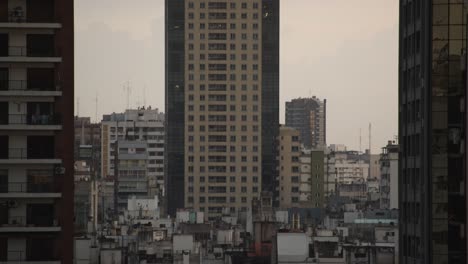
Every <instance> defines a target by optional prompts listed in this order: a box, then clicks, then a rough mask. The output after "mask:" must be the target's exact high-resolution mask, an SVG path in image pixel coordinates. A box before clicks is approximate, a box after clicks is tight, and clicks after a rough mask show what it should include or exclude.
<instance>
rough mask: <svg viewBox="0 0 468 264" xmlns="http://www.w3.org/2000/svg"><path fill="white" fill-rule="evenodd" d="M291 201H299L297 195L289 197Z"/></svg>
mask: <svg viewBox="0 0 468 264" xmlns="http://www.w3.org/2000/svg"><path fill="white" fill-rule="evenodd" d="M291 202H293V203H297V202H299V197H291Z"/></svg>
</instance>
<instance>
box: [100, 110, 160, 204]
mask: <svg viewBox="0 0 468 264" xmlns="http://www.w3.org/2000/svg"><path fill="white" fill-rule="evenodd" d="M117 140H119V141H121V140H125V141H127V142H130V141H135V142H145V143H146V152H147V155H146V157H145V159H146V163H145V166H146V175H147V178H148V188H149V190H148V195H150V196H151V197H153V196H154V195H164V114H163V113H160V112H159V111H158V109H151V108H147V109H144V108H141V109H140V108H139V109H136V110H135V109H131V110H127V111H125V113H112V114H110V115H104V116H103V120H102V143H101V151H102V157H101V164H102V166H101V170H102V172H101V174H102V177H103V178H104V179H107V178H112V177H114V163H115V162H114V158H115V151H116V150H115V144H116V141H117Z"/></svg>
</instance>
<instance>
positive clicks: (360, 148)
mask: <svg viewBox="0 0 468 264" xmlns="http://www.w3.org/2000/svg"><path fill="white" fill-rule="evenodd" d="M361 133H362V128H359V154H361V153H362V137H361Z"/></svg>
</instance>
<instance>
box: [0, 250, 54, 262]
mask: <svg viewBox="0 0 468 264" xmlns="http://www.w3.org/2000/svg"><path fill="white" fill-rule="evenodd" d="M2 257H3V258H1V257H0V264H59V263H61V262H60V260H56V258H54V257H50V258H47V260H43V258H41V260H38V258H34V257H32V256H28V255H27V254H26V252H25V251H20V250H17V251H16V250H12V251H7V254H6V256H2Z"/></svg>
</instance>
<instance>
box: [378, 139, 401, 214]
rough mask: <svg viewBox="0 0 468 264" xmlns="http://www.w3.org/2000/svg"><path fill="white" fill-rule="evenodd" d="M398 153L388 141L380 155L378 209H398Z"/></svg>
mask: <svg viewBox="0 0 468 264" xmlns="http://www.w3.org/2000/svg"><path fill="white" fill-rule="evenodd" d="M398 151H399V146H398V145H397V144H395V143H394V142H392V141H389V142H388V144H387V146H386V147H384V148H383V149H382V154H381V155H380V174H381V178H380V208H382V209H398Z"/></svg>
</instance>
